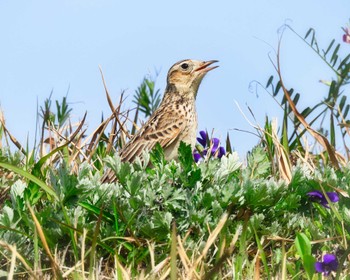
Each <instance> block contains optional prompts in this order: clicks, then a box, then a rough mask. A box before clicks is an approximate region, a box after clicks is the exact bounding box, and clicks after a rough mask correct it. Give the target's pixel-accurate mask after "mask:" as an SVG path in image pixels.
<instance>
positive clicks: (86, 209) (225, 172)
mask: <svg viewBox="0 0 350 280" xmlns="http://www.w3.org/2000/svg"><path fill="white" fill-rule="evenodd" d="M156 149H158V148H156ZM153 153H154V154H152V153H151V154H150V155H146V154H145V155H144V158H145V159H146V161H145V162H141V161H136V162H135V163H134V164H130V163H123V162H121V161H120V158H119V157H118V156H114V157H107V158H106V159H105V161H106V165H107V167H108V168H111V169H112V170H113V171H114V172H115V175H116V178H117V181H116V182H115V183H104V184H102V183H101V180H100V179H101V174H102V173H103V172H102V170H101V172H99V171H96V170H94V169H93V168H92V167H91V166H90V165H88V164H82V165H81V166H80V169H79V172H78V175H74V174H71V172H70V170H69V168H68V167H67V166H65V165H62V166H61V167H59V168H58V169H56V170H52V171H51V172H50V176H49V180H50V183H51V185H52V187H53V188H54V189H55V191H56V192H57V194H58V195H59V197H60V200H59V201H49V200H47V199H45V197H42V198H41V199H40V200H39V201H38V202H36V204H35V205H33V208H34V209H35V211H36V217H37V219H38V220H39V222H40V224H41V226H42V227H43V229H44V232H45V235H46V236H47V238H48V240H49V243H50V244H56V245H55V246H57V249H62V248H67V247H69V248H71V246H72V240H73V239H72V238H73V237H72V236H75V235H77V236H78V239H79V238H80V236H81V234H82V232H83V231H84V230H85V231H86V232H87V240H86V242H87V243H89V242H91V240H92V238H93V235H94V234H95V233H96V232H97V240H98V242H99V243H98V244H99V247H98V248H99V252H100V251H101V254H104V255H106V254H107V252H108V253H112V252H115V250H117V251H118V250H121V251H123V252H124V251H125V250H129V249H130V247H133V246H136V247H135V248H137V249H135V248H134V249H135V250H136V251H134V254H139V255H138V257H141V255H143V254H144V251H143V250H141V249H140V248H143V246H144V250H147V245H145V244H144V243H142V242H141V244H143V245H140V244H138V245H136V244H134V243H133V242H130V243H128V245H127V246H126V245H125V242H126V241H123V242H121V241H120V240H124V238H125V237H130V238H132V239H135V240H152V242H155V243H156V244H158V246H159V248H158V249H157V250H159V251H158V255H157V257H159V260H161V259H162V257H164V256H165V255H167V248H168V245H167V244H169V242H170V236H171V229H172V224H175V225H176V228H177V233H178V234H179V235H180V236H181V237H184V236H185V235H186V234H188V236H187V239H186V246H187V248H188V249H196V250H198V246H199V244H205V240H207V238H208V236H209V235H210V233H211V232H212V231H213V230H214V229H215V227H216V226H217V224H218V222H219V221H220V218H221V217H222V215H223V213H225V212H229V214H230V218H229V219H228V221H227V223H226V224H225V227H224V228H223V229H222V232H221V233H220V234H221V235H222V236H224V237H225V239H226V242H227V244H229V243H230V240H231V238H233V235H234V233H235V232H236V231H237V229H239V228H244V230H243V232H242V233H241V234H244V240H246V242H248V243H249V244H254V242H255V233H254V232H256V234H258V235H259V236H262V237H266V236H281V237H283V238H289V239H293V238H294V237H295V233H296V232H300V231H307V232H308V233H309V235H310V239H314V240H318V239H322V238H328V237H329V236H337V235H339V234H340V232H339V230H341V227H329V226H327V227H325V226H323V225H324V224H327V222H328V224H329V223H330V221H329V220H330V219H332V216H331V215H328V214H327V212H326V211H327V210H324V209H320V211H323V212H320V213H321V214H322V215H318V214H317V212H315V207H317V205H314V204H312V203H311V202H310V201H309V200H308V197H307V195H306V194H307V193H308V192H310V191H312V190H315V189H319V188H320V185H321V186H322V187H323V188H324V189H325V190H326V191H330V190H332V187H337V188H340V189H342V190H344V191H347V192H348V190H349V187H348V184H349V183H348V182H349V181H350V180H349V179H350V171H349V169H344V170H342V171H337V172H335V171H334V170H333V169H332V168H330V167H329V168H328V167H327V168H325V169H324V170H322V171H317V170H316V171H311V170H310V169H309V168H307V165H305V164H299V165H297V166H296V167H295V168H293V173H292V174H293V176H292V180H291V182H290V183H288V184H287V183H286V182H285V181H282V180H279V179H278V178H275V177H274V176H272V175H271V172H270V170H271V166H270V164H271V163H270V162H269V159H268V157H267V156H266V153H265V151H264V150H263V149H261V148H258V147H257V148H255V149H253V150H252V151H251V153H250V155H249V157H248V160H247V163H246V165H245V164H242V162H241V161H240V160H239V158H238V156H237V154H236V153H233V154H228V155H225V156H223V157H222V158H221V159H218V158H211V159H207V160H203V161H201V162H199V163H198V164H197V163H195V162H194V160H193V157H192V151H191V148H190V147H189V146H186V145H181V146H180V149H179V161H178V162H175V161H170V162H165V160H164V157H163V153H162V151H161V150H156V151H154V152H153ZM149 163H150V164H151V165H152V167H148V165H149ZM314 174H315V175H314ZM321 175H323V176H321ZM344 178H345V179H344ZM27 187H28V185H27V183H24V182H23V181H17V182H16V183H15V184H14V185H13V186H12V189H11V200H12V201H8V202H7V204H6V205H5V206H4V207H3V208H2V209H1V211H0V226H1V227H2V228H0V238H1V239H2V240H4V241H6V242H16V244H18V246H17V247H18V250H20V251H21V253H22V254H23V255H24V256H25V257H27V258H28V259H29V260H32V259H33V256H32V251H33V246H34V244H33V240H32V239H31V238H30V237H28V236H32V235H33V234H32V232H33V229H34V224H33V221H32V218H31V217H30V215H28V209H27V208H26V202H25V195H23V194H25V191H26V188H27ZM314 206H315V207H314ZM335 207H337V208H338V209H339V213H340V215H342V217H343V219H344V221H348V220H350V218H349V211H348V208H349V201H348V199H346V198H344V197H342V198H341V200H340V201H339V203H338V204H337V205H335ZM98 222H99V223H100V225H99V227H98V229H96V227H97V224H98ZM331 222H332V223H334V221H331ZM4 229H5V230H4ZM96 230H97V231H96ZM74 240H75V239H74ZM248 243H247V244H248ZM24 244H25V246H24ZM159 244H162V245H159ZM21 246H23V248H21ZM80 246H81V243H80V242H78V243H77V244H76V250H77V251H78V252H79V250H80V249H81V248H80ZM124 246H125V247H124ZM138 246H141V247H140V248H139V247H138ZM196 246H197V247H196ZM163 253H164V255H163ZM277 253H278V252H277ZM72 254H73V253H72V250H71V249H69V250H68V252H67V255H69V257H70V258H74V257H73V256H72ZM134 257H135V256H133V255H132V256H130V259H128V258H129V257H128V255H127V256H125V258H126V259H125V260H124V262H125V263H128V264H131V263H133V262H134Z"/></svg>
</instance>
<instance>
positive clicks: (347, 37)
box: [343, 27, 350, 44]
mask: <svg viewBox="0 0 350 280" xmlns="http://www.w3.org/2000/svg"><path fill="white" fill-rule="evenodd" d="M343 30H344V32H345V34H344V35H343V42H344V43H347V44H350V28H349V27H346V28H343Z"/></svg>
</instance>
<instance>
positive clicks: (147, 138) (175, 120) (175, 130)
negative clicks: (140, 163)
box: [119, 110, 184, 162]
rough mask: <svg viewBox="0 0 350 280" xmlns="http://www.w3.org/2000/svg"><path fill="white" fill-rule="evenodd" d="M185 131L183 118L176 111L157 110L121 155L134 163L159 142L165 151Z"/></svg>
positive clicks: (124, 159) (125, 159)
mask: <svg viewBox="0 0 350 280" xmlns="http://www.w3.org/2000/svg"><path fill="white" fill-rule="evenodd" d="M183 129H184V120H183V116H180V115H179V114H177V113H176V112H174V111H164V110H157V111H156V112H155V113H154V114H153V116H152V117H151V118H150V119H149V120H148V121H147V122H146V123H145V124H144V125H143V126H142V128H141V129H140V130H139V131H138V132H137V133H136V134H135V136H134V137H133V138H132V139H131V140H130V141H129V142H128V143H127V144H126V145H125V146H124V148H123V149H122V150H121V151H120V153H119V155H120V157H121V159H122V160H123V161H129V162H133V161H134V160H135V158H136V157H141V155H142V151H144V150H148V151H151V150H152V149H153V147H154V146H155V144H156V143H157V142H158V143H159V144H160V145H161V147H162V148H163V149H164V148H166V147H168V146H169V145H170V144H171V143H173V142H174V141H175V140H176V139H177V137H178V136H179V135H180V133H181V131H182V130H183Z"/></svg>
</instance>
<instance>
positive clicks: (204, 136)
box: [197, 130, 208, 148]
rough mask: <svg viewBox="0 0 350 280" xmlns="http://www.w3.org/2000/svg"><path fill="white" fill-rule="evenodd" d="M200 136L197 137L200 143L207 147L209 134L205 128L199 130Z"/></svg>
mask: <svg viewBox="0 0 350 280" xmlns="http://www.w3.org/2000/svg"><path fill="white" fill-rule="evenodd" d="M199 135H200V137H197V141H198V143H199V144H201V145H202V147H203V148H205V147H206V146H207V139H208V135H207V133H206V132H205V131H204V130H201V131H200V132H199Z"/></svg>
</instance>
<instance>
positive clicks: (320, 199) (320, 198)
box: [307, 190, 339, 208]
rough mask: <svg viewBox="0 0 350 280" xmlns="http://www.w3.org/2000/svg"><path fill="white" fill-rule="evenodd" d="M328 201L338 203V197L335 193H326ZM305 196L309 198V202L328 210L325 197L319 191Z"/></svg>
mask: <svg viewBox="0 0 350 280" xmlns="http://www.w3.org/2000/svg"><path fill="white" fill-rule="evenodd" d="M326 194H327V197H328V199H329V201H331V202H338V201H339V196H338V194H337V193H336V192H326ZM307 195H308V196H309V197H310V199H311V201H313V202H317V203H319V204H321V205H322V206H323V207H325V208H329V205H328V201H327V199H326V197H325V195H324V194H323V193H322V192H321V191H317V190H315V191H312V192H308V193H307Z"/></svg>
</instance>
